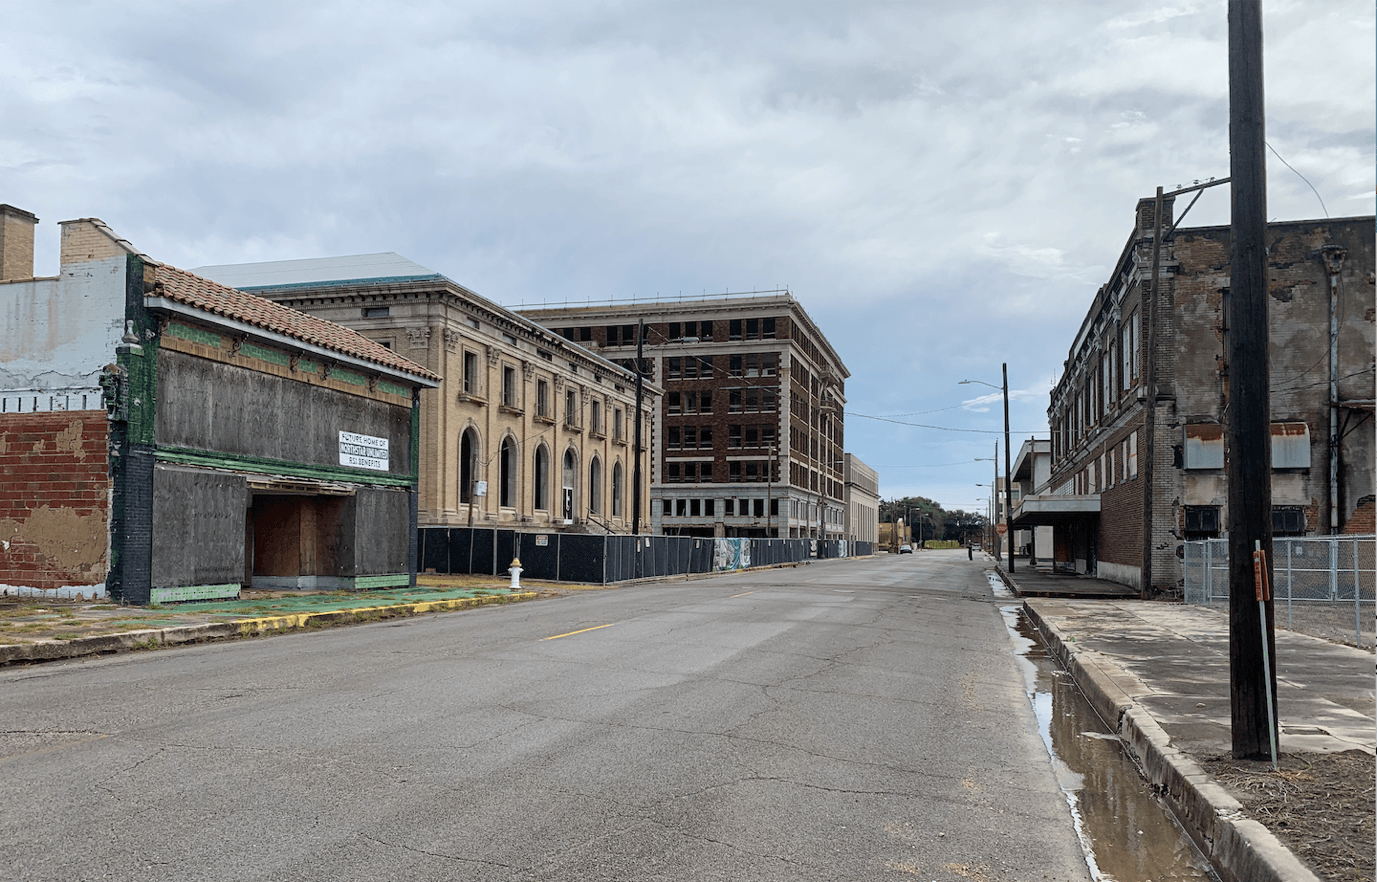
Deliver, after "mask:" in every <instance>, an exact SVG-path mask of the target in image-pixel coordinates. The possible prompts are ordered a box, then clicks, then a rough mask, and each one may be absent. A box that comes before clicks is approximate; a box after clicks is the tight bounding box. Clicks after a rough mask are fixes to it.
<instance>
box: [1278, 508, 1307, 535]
mask: <svg viewBox="0 0 1377 882" xmlns="http://www.w3.org/2000/svg"><path fill="white" fill-rule="evenodd" d="M1272 535H1273V536H1304V535H1305V509H1303V508H1300V507H1297V506H1277V507H1276V508H1273V509H1272Z"/></svg>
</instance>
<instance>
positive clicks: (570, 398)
mask: <svg viewBox="0 0 1377 882" xmlns="http://www.w3.org/2000/svg"><path fill="white" fill-rule="evenodd" d="M578 424H579V397H578V393H576V392H574V391H573V390H572V389H571V390H569V391H568V392H565V393H564V425H566V426H568V427H569V428H571V429H572V428H574V427H575V426H577V425H578Z"/></svg>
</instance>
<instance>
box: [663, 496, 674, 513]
mask: <svg viewBox="0 0 1377 882" xmlns="http://www.w3.org/2000/svg"><path fill="white" fill-rule="evenodd" d="M660 514H662V515H664V516H665V517H669V516H670V515H672V514H674V502H673V500H669V499H661V500H660Z"/></svg>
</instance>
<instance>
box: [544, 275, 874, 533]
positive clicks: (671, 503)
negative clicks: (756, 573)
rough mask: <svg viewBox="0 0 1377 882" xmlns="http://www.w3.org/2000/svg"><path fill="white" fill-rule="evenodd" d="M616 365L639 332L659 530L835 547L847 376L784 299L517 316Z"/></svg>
mask: <svg viewBox="0 0 1377 882" xmlns="http://www.w3.org/2000/svg"><path fill="white" fill-rule="evenodd" d="M522 314H523V315H526V316H527V317H529V318H531V319H533V320H535V321H537V322H540V323H541V324H543V325H545V326H547V327H549V328H552V329H554V330H555V331H557V332H558V333H559V334H560V335H561V336H562V337H563V338H564V339H566V340H569V341H571V342H574V343H579V344H582V345H584V346H587V347H589V348H590V349H595V350H597V351H599V352H601V353H603V354H604V355H606V356H607V357H608V358H611V359H613V360H615V361H618V362H620V363H622V364H624V365H626V366H628V367H632V366H634V359H635V357H636V328H637V324H638V322H639V321H642V320H644V321H645V329H646V330H645V338H644V353H645V358H646V360H647V362H648V364H647V365H646V368H647V370H648V372H649V375H650V376H651V377H653V378H655V380H656V381H657V382H658V383H659V384H660V385H661V386H662V387H663V388H664V390H665V396H664V398H663V400H662V401H661V402H659V404H658V405H657V406H656V408H655V410H654V424H653V426H654V433H655V436H654V437H655V442H654V449H655V450H656V454H657V455H656V457H655V468H654V473H653V484H652V487H651V496H652V499H653V506H652V510H651V511H652V520H653V522H654V524H655V528H656V531H657V532H664V533H668V534H673V535H682V536H728V537H733V536H742V537H766V536H768V537H778V538H812V539H841V538H843V535H844V531H845V483H846V478H845V470H844V461H843V458H842V449H843V432H842V429H843V409H844V406H845V404H846V397H845V381H846V378H847V377H849V376H850V374H849V373H848V372H847V370H846V366H845V365H844V364H843V363H842V360H841V358H840V357H838V355H837V353H836V352H835V351H834V350H833V349H832V346H831V345H830V344H829V343H828V342H827V338H826V337H824V336H823V334H822V332H821V331H820V330H819V329H818V327H817V325H815V324H814V323H813V320H812V319H811V318H809V316H808V314H807V313H806V312H805V311H804V309H803V307H802V305H800V304H799V302H798V301H797V300H795V299H794V298H793V296H792V295H790V294H789V292H787V291H777V292H767V293H763V294H750V295H723V296H721V297H713V298H704V299H701V300H691V301H687V300H686V301H668V302H666V301H654V302H642V301H618V302H613V303H605V304H600V305H589V306H578V307H573V306H570V307H548V308H532V309H524V310H522Z"/></svg>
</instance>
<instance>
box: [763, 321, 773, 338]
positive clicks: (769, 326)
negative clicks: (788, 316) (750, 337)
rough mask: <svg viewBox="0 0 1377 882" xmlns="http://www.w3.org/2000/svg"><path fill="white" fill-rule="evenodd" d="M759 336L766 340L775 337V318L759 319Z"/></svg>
mask: <svg viewBox="0 0 1377 882" xmlns="http://www.w3.org/2000/svg"><path fill="white" fill-rule="evenodd" d="M760 325H761V328H760V336H762V337H764V338H765V339H766V340H773V339H774V337H775V320H774V319H773V318H767V319H761V320H760Z"/></svg>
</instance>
